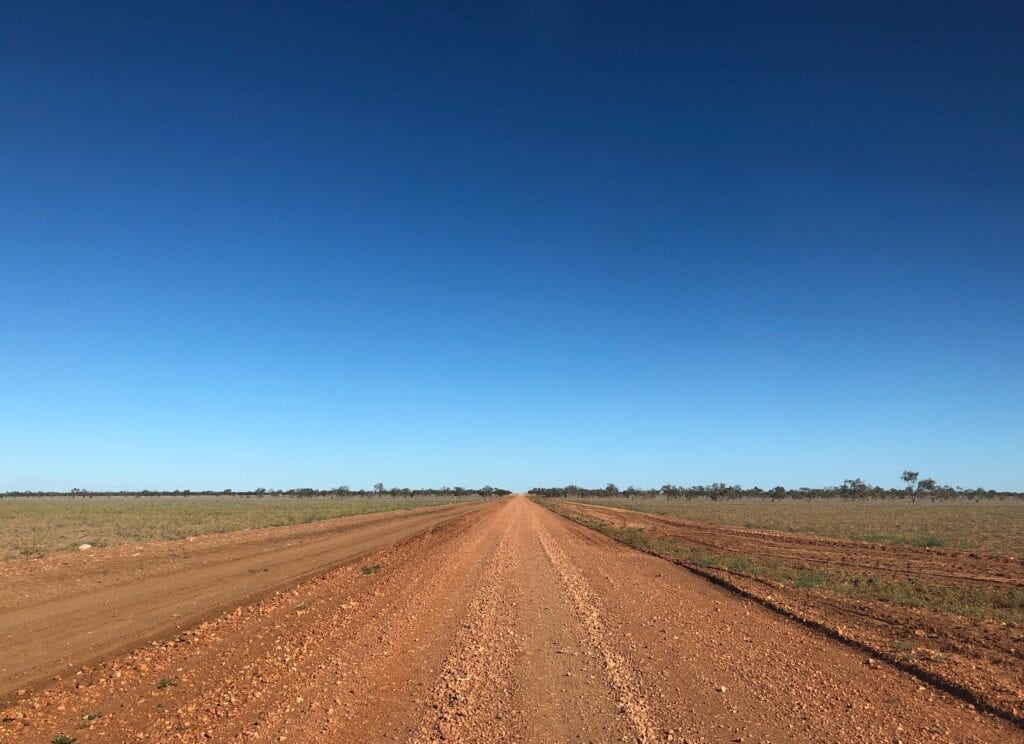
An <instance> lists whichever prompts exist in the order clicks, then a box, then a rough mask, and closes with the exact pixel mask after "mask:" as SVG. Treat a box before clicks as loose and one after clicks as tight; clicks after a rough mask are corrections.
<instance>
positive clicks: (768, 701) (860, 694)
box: [0, 497, 1024, 744]
mask: <svg viewBox="0 0 1024 744" xmlns="http://www.w3.org/2000/svg"><path fill="white" fill-rule="evenodd" d="M365 560H366V562H372V563H373V564H375V565H378V564H379V566H380V568H379V570H377V571H375V572H373V573H368V574H364V573H363V572H362V571H361V570H360V567H359V565H351V566H346V567H343V568H339V569H337V570H335V571H332V572H330V573H328V574H327V575H326V576H323V577H321V578H316V579H312V580H310V581H307V582H305V583H303V584H301V585H299V586H298V587H296V588H295V589H294V590H292V591H288V592H284V593H282V594H279V595H273V596H270V597H267V598H266V599H264V600H263V601H261V602H259V603H257V604H255V605H252V606H250V607H245V608H239V609H238V610H236V611H235V612H232V613H229V614H226V615H222V616H220V617H218V618H217V619H215V620H213V621H211V622H208V623H205V624H203V625H201V626H199V627H198V628H197V629H196V630H195V631H191V632H186V633H182V634H181V635H179V636H178V637H177V638H175V639H174V640H173V641H172V642H169V643H162V644H156V645H150V646H146V647H144V648H142V649H139V650H137V651H136V652H134V653H132V654H130V655H128V656H125V657H121V658H118V659H115V660H112V661H110V662H108V663H106V664H103V665H101V666H99V667H96V668H92V669H87V670H85V671H84V672H83V673H82V674H80V675H75V676H73V677H71V678H69V679H67V680H64V681H62V682H60V683H58V684H55V685H53V686H51V687H50V688H47V689H44V690H42V691H40V692H38V693H37V694H34V695H30V696H25V697H24V698H23V699H21V700H20V701H19V702H18V703H17V704H16V705H15V706H13V707H12V708H10V709H9V710H7V711H5V712H4V713H3V714H2V715H3V722H2V723H0V740H3V741H5V742H7V741H10V742H23V741H24V742H29V741H31V742H39V741H50V740H51V739H52V738H53V737H54V736H55V735H56V734H58V733H66V734H67V735H69V736H75V737H77V739H78V741H79V742H81V743H82V744H84V743H85V742H93V741H108V742H122V741H134V740H145V741H162V742H163V741H185V742H200V741H239V742H242V741H275V742H276V741H287V742H319V741H323V742H360V744H366V743H368V742H377V741H411V742H436V741H451V742H496V741H508V742H513V741H515V742H569V741H587V742H612V741H640V742H654V741H674V742H680V741H693V742H719V741H725V742H729V741H774V742H782V741H808V742H811V741H813V742H820V741H843V742H853V741H863V742H896V741H904V742H917V741H957V742H995V741H999V742H1011V741H1024V736H1022V732H1021V731H1020V730H1019V729H1016V728H1014V727H1013V726H1011V725H1010V724H1008V723H1007V722H1005V721H1002V720H1000V719H997V718H994V717H992V716H989V715H985V714H982V713H978V712H975V711H973V710H971V709H969V707H968V706H967V705H965V704H963V703H962V702H960V701H959V700H957V699H954V698H952V697H950V696H949V695H947V694H945V693H943V692H941V691H938V690H936V689H933V688H931V687H929V686H927V685H922V684H921V683H919V682H918V680H916V679H914V678H913V677H911V676H909V675H906V674H904V673H902V672H899V671H898V670H895V669H893V668H890V667H888V666H886V665H884V664H868V663H867V661H868V659H867V656H865V655H864V654H862V653H859V652H857V651H855V650H852V649H850V648H848V647H846V646H843V645H841V644H838V643H836V642H833V641H831V640H829V639H828V638H825V637H823V636H821V635H817V634H815V633H814V632H812V631H810V630H808V629H806V628H804V627H802V626H800V625H798V624H795V623H792V622H789V621H787V620H785V619H783V618H781V617H779V616H778V615H777V614H775V613H772V612H770V611H768V610H766V609H764V608H762V607H760V606H759V605H757V604H755V603H752V602H749V601H745V600H743V599H740V598H738V597H736V596H735V595H733V594H731V593H728V592H726V591H725V590H722V589H720V588H717V587H715V586H713V585H711V584H709V583H708V582H706V581H705V580H703V579H701V578H698V577H696V576H694V575H693V574H692V573H690V572H689V571H687V570H685V569H683V568H680V567H677V566H674V565H672V564H670V563H668V562H666V561H664V560H661V559H658V558H655V557H652V556H648V555H645V554H643V553H640V552H638V551H635V550H632V549H630V548H628V547H625V546H623V545H621V544H619V543H616V542H614V541H612V540H611V539H609V538H606V537H604V536H602V535H599V534H597V533H595V532H593V531H591V530H588V529H586V528H584V527H582V526H579V525H576V524H574V523H571V522H569V521H567V520H565V519H563V518H561V517H558V516H557V515H554V514H552V513H550V512H548V511H546V510H544V509H543V508H541V507H539V506H537V505H536V504H533V503H532V502H530V501H528V500H527V499H525V498H521V497H517V498H513V499H509V500H505V501H502V502H498V503H492V504H489V505H486V506H484V507H482V508H479V509H476V510H472V511H471V512H470V513H469V514H466V515H465V516H463V517H460V518H458V519H454V520H450V521H447V522H444V523H443V524H440V525H438V526H436V527H433V528H432V529H429V530H428V531H426V532H422V533H421V534H418V535H417V536H415V537H412V538H410V539H408V540H405V541H403V542H401V543H399V544H397V545H395V546H393V547H391V548H388V549H386V550H383V551H380V552H378V553H376V554H374V555H373V556H372V557H370V558H367V559H365ZM161 680H164V683H163V684H161ZM90 715H91V716H92V718H91V719H90V720H87V716H90ZM26 722H27V725H26Z"/></svg>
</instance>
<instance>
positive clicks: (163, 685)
mask: <svg viewBox="0 0 1024 744" xmlns="http://www.w3.org/2000/svg"><path fill="white" fill-rule="evenodd" d="M177 685H178V682H177V680H173V679H170V678H169V677H163V678H161V679H160V681H159V682H157V683H156V689H158V690H166V689H167V688H168V687H177Z"/></svg>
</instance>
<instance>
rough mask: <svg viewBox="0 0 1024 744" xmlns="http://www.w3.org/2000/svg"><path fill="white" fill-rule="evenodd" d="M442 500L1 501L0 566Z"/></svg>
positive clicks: (161, 498)
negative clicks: (85, 549) (87, 548)
mask: <svg viewBox="0 0 1024 744" xmlns="http://www.w3.org/2000/svg"><path fill="white" fill-rule="evenodd" d="M448 501H450V499H447V500H446V499H441V498H427V497H417V498H391V497H383V498H365V497H350V498H345V497H342V498H331V497H320V498H288V497H281V496H263V497H258V498H257V497H243V496H189V497H176V496H157V497H140V498H135V497H132V496H97V497H92V498H69V497H46V496H43V497H19V498H0V560H10V559H14V558H28V557H37V556H41V555H45V554H46V553H50V552H53V551H57V550H70V549H74V548H77V546H79V545H81V544H82V543H88V544H89V545H92V546H94V547H104V546H108V545H117V544H119V543H125V542H147V541H152V540H178V539H181V538H186V537H195V536H197V535H205V534H209V533H214V532H233V531H235V530H244V529H251V528H259V527H284V526H288V525H295V524H307V523H310V522H318V521H321V520H324V519H333V518H335V517H347V516H353V515H356V514H370V513H374V512H381V511H392V510H395V509H412V508H415V507H419V506H434V505H437V504H443V503H447V502H448Z"/></svg>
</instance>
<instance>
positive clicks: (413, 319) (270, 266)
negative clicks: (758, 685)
mask: <svg viewBox="0 0 1024 744" xmlns="http://www.w3.org/2000/svg"><path fill="white" fill-rule="evenodd" d="M903 468H914V469H917V470H920V471H921V472H922V476H930V477H933V478H935V479H936V480H938V481H939V482H941V483H951V484H955V485H962V486H965V487H967V486H977V485H981V486H984V487H989V488H1013V489H1024V9H1022V6H1021V5H1020V3H1018V2H988V1H987V0H979V1H978V2H966V1H965V2H962V3H948V2H941V1H940V2H921V3H906V2H878V3H874V2H855V3H833V2H818V1H816V2H808V3H782V4H775V3H768V4H766V3H757V2H751V3H732V2H722V3H697V4H692V3H675V2H666V3H660V4H659V3H644V2H640V3H626V2H621V3H605V2H532V1H531V2H516V3H476V2H467V3H410V4H408V5H405V4H397V3H388V2H378V1H377V0H373V1H367V2H352V3H294V2H288V3H283V2H282V3H238V4H236V5H232V4H220V3H213V2H203V3H197V4H192V3H185V2H182V3H177V2H176V3H162V4H156V3H139V2H125V3H122V4H118V5H108V4H105V3H102V2H74V3H64V2H39V1H37V0H33V1H32V2H22V1H21V0H7V1H6V2H4V3H3V4H2V6H0V490H6V489H43V488H70V487H83V488H169V489H174V488H200V487H210V488H229V487H230V488H235V489H240V488H248V487H257V486H265V487H285V488H287V487H297V486H314V487H329V486H336V485H340V484H348V485H350V486H352V487H353V488H355V487H360V486H362V487H366V486H369V485H371V484H373V483H375V482H377V481H383V482H384V483H385V485H387V486H392V485H394V486H410V487H412V486H421V485H422V486H426V485H433V486H441V485H466V486H471V485H483V484H485V483H486V484H491V485H495V486H505V487H508V488H513V489H525V488H529V487H531V486H534V485H563V484H566V483H578V484H581V485H589V486H603V485H604V484H605V483H606V482H609V481H612V482H615V483H616V484H618V485H619V486H620V487H623V486H626V485H629V484H633V485H636V486H660V485H662V484H663V483H679V484H683V485H690V484H696V483H708V482H712V481H727V482H729V483H740V484H743V485H747V486H753V485H760V486H762V487H771V486H774V485H777V484H783V485H788V486H801V485H830V484H837V483H840V482H841V481H842V480H843V479H844V478H853V477H861V478H863V479H865V480H866V481H868V482H870V483H876V484H880V485H883V486H894V485H898V484H899V473H900V471H901V470H902V469H903Z"/></svg>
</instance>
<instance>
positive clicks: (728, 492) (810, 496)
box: [529, 470, 1024, 502]
mask: <svg viewBox="0 0 1024 744" xmlns="http://www.w3.org/2000/svg"><path fill="white" fill-rule="evenodd" d="M918 476H919V473H917V472H914V471H912V470H905V471H903V475H902V476H901V479H902V480H903V481H904V482H905V483H906V484H907V485H906V487H905V488H882V487H881V486H872V485H869V484H868V483H865V482H864V481H863V480H861V479H860V478H850V479H847V480H844V481H843V482H842V483H841V484H840V485H838V486H827V487H824V488H786V487H785V486H775V487H774V488H770V489H768V490H764V489H761V488H757V487H754V488H743V487H742V486H738V485H728V484H726V483H712V484H711V485H708V486H675V485H671V484H667V485H664V486H662V487H661V488H634V487H632V486H630V487H629V488H625V489H622V490H620V489H619V488H618V487H617V486H616V485H615V484H614V483H609V484H608V485H607V486H605V487H604V488H581V487H580V486H572V485H570V486H561V487H556V488H531V489H530V491H529V492H530V493H531V494H533V495H535V496H547V497H549V498H566V499H601V498H613V499H654V498H665V499H685V500H687V501H692V500H694V499H708V500H711V501H724V500H729V499H746V498H761V499H773V500H779V499H800V500H814V499H836V498H840V499H849V500H862V501H867V500H882V499H909V500H910V501H911V502H915V501H917V500H918V499H927V500H929V501H956V500H974V501H980V500H982V499H986V500H988V499H1020V498H1024V493H1020V492H1016V491H993V490H990V489H984V488H969V489H965V488H960V487H959V486H944V485H939V484H938V483H936V482H935V481H934V480H933V479H931V478H920V479H919V478H918Z"/></svg>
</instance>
